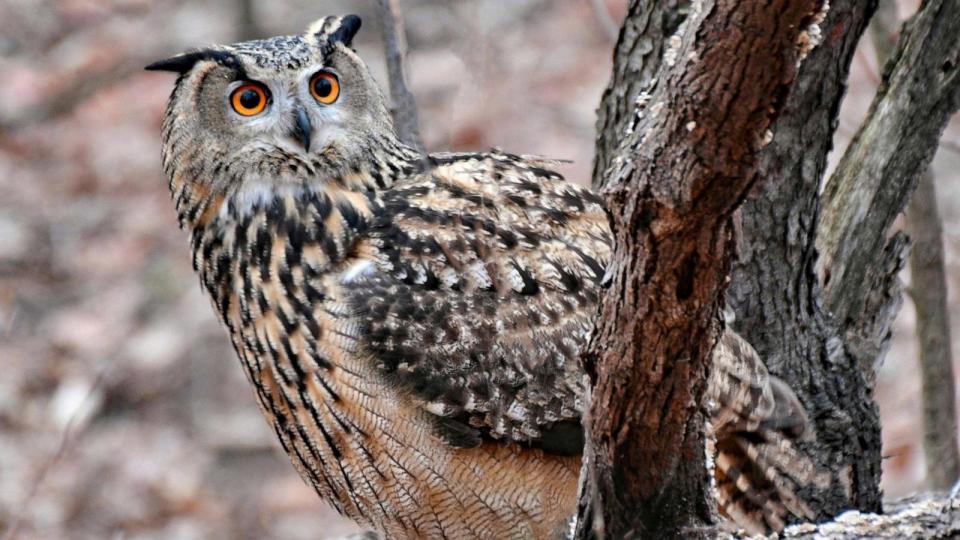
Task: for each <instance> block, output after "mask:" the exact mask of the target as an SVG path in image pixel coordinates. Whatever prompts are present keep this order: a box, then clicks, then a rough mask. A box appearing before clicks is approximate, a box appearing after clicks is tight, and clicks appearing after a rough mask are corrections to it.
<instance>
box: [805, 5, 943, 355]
mask: <svg viewBox="0 0 960 540" xmlns="http://www.w3.org/2000/svg"><path fill="white" fill-rule="evenodd" d="M958 36H960V2H957V1H956V0H926V1H925V2H924V3H923V4H922V6H921V8H920V11H918V12H917V14H916V15H914V16H913V17H912V18H911V19H910V20H909V21H907V23H906V24H905V25H904V28H903V33H902V35H901V37H900V40H899V41H898V42H897V47H896V49H895V51H894V53H893V56H892V57H891V59H890V61H889V62H888V63H887V67H886V68H885V69H884V74H883V79H882V81H881V83H880V88H879V89H878V90H877V95H876V97H875V98H874V100H873V103H872V104H871V106H870V111H869V112H868V114H867V119H866V121H864V123H863V124H862V125H861V126H860V129H859V130H858V131H857V133H856V135H855V136H854V138H853V141H852V142H851V143H850V146H849V147H848V148H847V151H846V152H845V153H844V155H843V158H841V160H840V163H839V164H838V165H837V170H836V171H835V172H834V174H833V176H832V177H831V178H830V180H829V181H828V182H827V184H826V187H825V188H824V192H823V196H822V199H823V217H822V219H821V221H820V224H819V226H818V228H817V241H816V243H817V249H818V250H819V252H820V253H821V259H820V262H819V264H818V269H819V273H820V275H821V276H822V279H823V283H824V290H823V292H824V302H825V304H826V306H827V307H828V308H829V309H830V310H831V311H832V312H833V313H834V315H835V317H836V319H837V321H838V322H839V323H840V324H841V325H842V328H843V331H844V333H845V337H846V341H847V342H848V343H849V344H851V345H852V347H853V350H854V353H855V354H857V355H858V356H859V357H860V362H861V364H862V365H864V366H872V365H873V364H875V363H876V362H877V361H878V360H879V359H881V358H882V355H883V353H884V352H885V350H886V348H887V346H888V343H889V335H890V327H891V325H892V323H893V318H894V316H895V315H896V312H897V309H898V308H899V304H900V297H901V295H900V292H901V290H900V289H901V288H900V282H899V279H898V277H897V274H898V272H899V270H900V268H902V266H903V262H904V252H905V247H906V243H907V242H906V241H905V238H903V235H895V236H894V237H892V238H888V232H889V230H890V225H891V224H892V223H893V220H894V219H895V218H896V216H897V215H899V214H900V213H901V212H902V211H903V209H904V208H905V207H906V205H907V202H908V201H909V200H910V196H911V194H912V193H913V190H914V188H915V187H916V185H917V179H918V178H919V177H920V175H921V174H922V173H923V171H925V170H926V169H927V167H928V166H929V164H930V160H931V159H933V154H934V151H935V150H936V148H937V142H938V141H939V140H940V135H941V133H942V132H943V129H944V128H945V127H946V125H947V121H948V120H949V119H950V116H951V115H952V114H953V113H954V112H955V111H956V110H957V107H958V105H960V66H958V64H960V38H958Z"/></svg>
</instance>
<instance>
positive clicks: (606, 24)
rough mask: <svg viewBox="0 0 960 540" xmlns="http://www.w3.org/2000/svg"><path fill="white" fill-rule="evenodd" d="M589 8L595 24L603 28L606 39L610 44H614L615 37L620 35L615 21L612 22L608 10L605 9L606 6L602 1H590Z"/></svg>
mask: <svg viewBox="0 0 960 540" xmlns="http://www.w3.org/2000/svg"><path fill="white" fill-rule="evenodd" d="M590 6H591V7H592V8H593V13H594V15H596V18H597V23H599V24H600V27H601V28H603V31H604V33H605V34H607V38H608V39H609V40H610V42H611V43H616V41H617V36H618V35H619V34H620V28H619V27H618V26H617V23H616V21H614V20H613V17H611V16H610V10H608V9H607V4H606V2H604V1H603V0H590Z"/></svg>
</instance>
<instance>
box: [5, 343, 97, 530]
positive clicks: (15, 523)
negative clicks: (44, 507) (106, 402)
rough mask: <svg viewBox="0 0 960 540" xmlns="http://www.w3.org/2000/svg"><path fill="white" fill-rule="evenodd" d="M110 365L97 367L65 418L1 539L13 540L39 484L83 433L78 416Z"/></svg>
mask: <svg viewBox="0 0 960 540" xmlns="http://www.w3.org/2000/svg"><path fill="white" fill-rule="evenodd" d="M110 365H111V364H110V363H109V362H107V363H104V364H103V366H102V367H101V368H100V369H99V371H98V372H97V377H96V378H95V379H94V380H93V383H92V384H91V385H90V389H89V390H88V391H87V393H86V395H85V396H84V398H83V400H82V401H81V402H80V405H79V406H77V408H76V409H75V410H74V411H73V413H72V414H71V415H70V418H69V419H67V423H66V425H65V426H64V427H63V431H62V432H61V433H60V443H59V444H58V445H57V450H56V451H55V452H54V453H53V455H51V456H50V457H48V458H47V459H46V460H45V461H44V462H43V463H42V464H41V465H40V469H39V471H37V474H36V478H34V480H33V483H32V484H31V486H30V490H29V491H28V492H27V494H26V496H25V497H24V498H23V501H22V502H21V503H20V505H19V506H20V511H19V512H15V513H14V514H13V517H12V519H11V520H10V524H9V525H8V526H7V529H6V530H5V531H3V537H2V540H13V539H14V538H16V537H17V532H18V530H19V529H20V524H21V523H22V522H23V516H24V515H25V514H26V513H27V510H28V509H29V508H30V506H31V504H32V503H33V499H34V498H35V497H36V496H37V493H38V492H39V491H40V486H41V485H42V484H43V482H44V481H45V480H46V479H47V476H49V475H50V473H51V472H52V471H53V469H54V468H56V466H57V464H58V463H59V462H60V460H61V459H63V456H64V455H65V454H66V453H67V452H68V451H69V450H70V449H71V447H72V446H73V443H74V442H76V440H77V438H78V437H79V436H80V435H81V434H82V433H83V429H84V427H85V426H80V427H77V425H76V424H77V422H78V420H79V418H80V417H81V416H82V414H83V411H84V410H85V409H86V406H87V404H88V403H89V402H90V400H91V399H93V397H94V396H95V395H96V394H97V392H99V391H100V387H101V386H102V385H103V383H104V381H105V380H106V378H107V369H108V367H109V366H110Z"/></svg>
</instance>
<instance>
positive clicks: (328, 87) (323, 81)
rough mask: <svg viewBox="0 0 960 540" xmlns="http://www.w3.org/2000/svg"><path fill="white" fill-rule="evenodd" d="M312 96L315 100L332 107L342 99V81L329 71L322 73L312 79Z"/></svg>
mask: <svg viewBox="0 0 960 540" xmlns="http://www.w3.org/2000/svg"><path fill="white" fill-rule="evenodd" d="M310 95H312V96H313V99H315V100H317V101H319V102H320V103H323V104H324V105H330V104H331V103H333V102H334V101H336V100H337V98H338V97H340V81H339V80H338V79H337V76H336V75H334V74H333V73H330V72H329V71H321V72H319V73H317V74H316V75H314V76H313V77H312V78H311V79H310Z"/></svg>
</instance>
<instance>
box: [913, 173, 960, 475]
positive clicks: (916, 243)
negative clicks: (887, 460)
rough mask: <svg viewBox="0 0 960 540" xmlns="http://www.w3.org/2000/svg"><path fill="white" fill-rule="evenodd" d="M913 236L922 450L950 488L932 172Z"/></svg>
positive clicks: (952, 420)
mask: <svg viewBox="0 0 960 540" xmlns="http://www.w3.org/2000/svg"><path fill="white" fill-rule="evenodd" d="M907 225H908V227H909V231H910V236H911V237H912V239H913V250H912V252H911V254H910V280H911V285H910V296H911V297H912V298H913V303H914V305H915V306H916V308H917V342H918V343H917V350H918V353H919V357H920V371H921V373H922V374H923V450H924V455H925V456H926V458H927V485H928V486H929V487H930V488H933V489H947V488H949V487H950V486H952V485H953V484H954V482H956V481H957V477H958V476H960V456H958V455H957V415H956V399H957V398H956V388H955V386H954V382H953V381H954V375H953V354H952V353H951V351H950V317H949V314H948V312H947V277H946V275H945V273H944V270H943V244H942V242H943V240H942V237H943V231H942V230H941V228H940V214H939V213H938V211H937V194H936V187H935V186H934V184H933V174H931V173H929V172H928V173H927V174H925V175H924V176H923V178H921V179H920V183H919V184H918V185H917V191H916V193H914V194H913V199H912V200H911V201H910V207H909V210H908V211H907Z"/></svg>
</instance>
